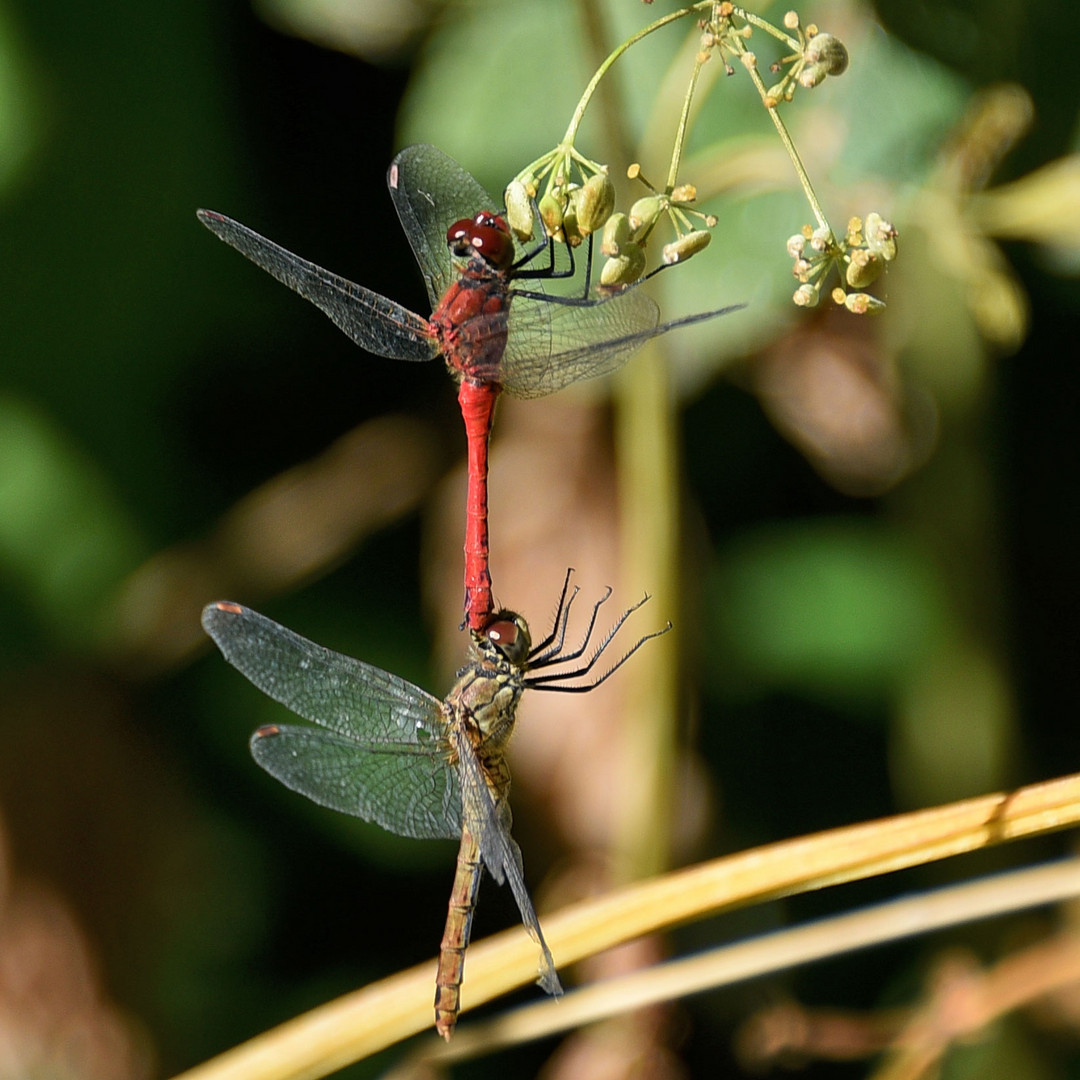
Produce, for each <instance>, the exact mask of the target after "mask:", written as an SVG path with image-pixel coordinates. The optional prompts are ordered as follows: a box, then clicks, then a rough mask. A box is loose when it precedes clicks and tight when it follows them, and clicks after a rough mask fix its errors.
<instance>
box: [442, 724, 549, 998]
mask: <svg viewBox="0 0 1080 1080" xmlns="http://www.w3.org/2000/svg"><path fill="white" fill-rule="evenodd" d="M450 738H451V743H452V744H453V746H454V749H455V751H456V753H457V756H458V768H459V770H460V772H461V786H462V789H463V791H464V799H463V805H462V817H463V819H464V823H465V826H466V827H467V828H468V829H469V831H470V832H471V833H472V835H473V836H474V837H475V838H476V841H477V844H478V846H479V848H480V857H481V858H482V859H483V860H484V865H485V866H486V867H487V869H488V873H489V874H491V876H492V877H493V878H494V879H495V881H496V882H497V883H498V884H500V885H502V884H503V882H504V881H505V882H507V883H508V884H509V885H510V891H511V892H512V893H513V894H514V900H515V901H516V902H517V906H518V912H519V913H520V915H521V921H522V923H524V925H525V929H526V930H528V932H529V936H530V937H531V938H532V939H533V941H535V942H536V943H537V945H539V946H540V949H541V953H542V957H543V959H542V962H541V965H540V979H539V982H540V985H541V986H542V987H543V988H544V990H546V991H547V992H548V993H549V994H560V993H562V985H561V984H560V983H559V977H558V976H557V975H556V974H555V960H554V958H553V957H552V955H551V950H550V949H549V948H548V945H547V942H546V941H545V940H544V935H543V932H542V931H541V929H540V920H539V919H538V918H537V916H536V911H535V909H534V908H533V905H532V900H531V899H530V898H529V892H528V889H527V888H526V887H525V866H524V863H523V861H522V858H521V848H520V847H518V844H517V841H516V840H515V839H514V838H513V837H512V836H511V835H510V822H511V816H510V807H509V805H508V804H507V803H506V801H505V799H502V798H500V797H498V796H496V794H495V793H494V792H492V790H491V788H490V786H489V785H488V783H487V780H486V778H485V776H484V770H483V767H482V766H481V764H480V762H479V761H478V760H477V757H476V753H475V752H474V751H473V748H472V746H471V745H470V743H469V742H468V739H467V738H466V737H465V735H464V733H463V731H462V730H461V729H460V728H454V729H453V731H452V732H451V736H450Z"/></svg>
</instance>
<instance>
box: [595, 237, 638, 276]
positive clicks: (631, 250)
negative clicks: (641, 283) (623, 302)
mask: <svg viewBox="0 0 1080 1080" xmlns="http://www.w3.org/2000/svg"><path fill="white" fill-rule="evenodd" d="M644 269H645V249H644V248H643V247H642V246H641V245H640V244H636V243H634V242H633V241H632V240H631V241H630V242H629V243H626V244H624V245H623V246H622V254H621V255H617V256H616V257H615V258H614V259H608V260H607V261H606V262H605V263H604V266H603V268H602V269H601V271H600V284H601V285H604V286H607V287H611V286H613V285H629V284H631V283H632V282H635V281H637V279H638V278H639V277H641V274H642V271H643V270H644Z"/></svg>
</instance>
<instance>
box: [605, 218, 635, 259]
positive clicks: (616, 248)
mask: <svg viewBox="0 0 1080 1080" xmlns="http://www.w3.org/2000/svg"><path fill="white" fill-rule="evenodd" d="M629 242H630V219H629V218H628V217H627V216H626V215H625V214H623V213H618V214H612V215H611V217H609V218H608V219H607V221H605V222H604V233H603V237H602V238H601V240H600V250H601V251H602V252H603V253H604V254H605V255H607V256H608V258H614V257H615V256H616V255H621V254H622V249H623V245H624V244H628V243H629Z"/></svg>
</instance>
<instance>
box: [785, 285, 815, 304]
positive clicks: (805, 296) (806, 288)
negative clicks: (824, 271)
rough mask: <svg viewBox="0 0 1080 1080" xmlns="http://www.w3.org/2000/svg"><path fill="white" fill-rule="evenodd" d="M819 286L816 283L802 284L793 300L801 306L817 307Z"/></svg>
mask: <svg viewBox="0 0 1080 1080" xmlns="http://www.w3.org/2000/svg"><path fill="white" fill-rule="evenodd" d="M818 298H819V293H818V287H817V286H816V285H809V284H807V285H800V286H799V287H798V288H797V289H796V290H795V294H794V295H793V296H792V298H791V299H792V300H794V301H795V303H796V304H798V306H799V307H817V304H818Z"/></svg>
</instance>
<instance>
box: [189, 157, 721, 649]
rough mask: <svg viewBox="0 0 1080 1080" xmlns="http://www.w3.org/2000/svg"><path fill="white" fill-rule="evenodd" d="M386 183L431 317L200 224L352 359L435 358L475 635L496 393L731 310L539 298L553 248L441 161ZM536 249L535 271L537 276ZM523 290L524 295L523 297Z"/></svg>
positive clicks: (208, 215) (635, 297)
mask: <svg viewBox="0 0 1080 1080" xmlns="http://www.w3.org/2000/svg"><path fill="white" fill-rule="evenodd" d="M388 183H389V185H390V197H391V199H392V200H393V202H394V206H395V208H396V209H397V213H398V217H399V218H400V219H401V224H402V227H403V228H404V229H405V235H406V236H407V237H408V239H409V243H410V245H411V246H412V250H413V254H414V255H415V256H416V260H417V262H419V264H420V269H421V272H422V273H423V276H424V281H425V283H426V285H427V291H428V299H429V300H430V301H431V306H432V315H431V318H430V319H425V318H424V317H423V316H422V315H417V314H416V313H415V312H412V311H409V310H408V308H405V307H402V305H401V304H398V303H396V302H395V301H393V300H389V299H387V298H386V297H385V296H380V295H379V294H378V293H375V292H372V291H371V290H370V289H365V288H364V287H363V286H361V285H356V284H354V283H353V282H351V281H347V280H346V279H345V278H343V277H339V276H338V275H336V274H332V273H331V272H330V271H329V270H324V269H323V268H322V267H320V266H316V265H315V264H314V263H311V262H308V261H306V260H305V259H301V258H300V257H299V256H298V255H294V254H292V252H289V251H286V250H285V249H284V248H282V247H279V246H278V245H277V244H275V243H273V242H272V241H270V240H267V239H266V238H265V237H263V236H260V235H259V234H258V233H256V232H254V231H252V230H251V229H249V228H248V227H247V226H246V225H241V224H240V223H239V222H237V221H233V220H232V219H231V218H227V217H225V216H224V215H222V214H219V213H216V212H214V211H212V210H200V211H199V212H198V216H199V220H200V221H201V222H202V223H203V224H204V225H205V226H206V227H207V228H208V229H210V230H211V232H213V233H215V234H216V235H217V236H218V237H219V238H220V239H222V240H224V241H225V242H226V243H227V244H230V245H232V247H234V248H236V250H237V251H239V252H240V253H241V254H242V255H246V256H247V257H248V258H249V259H251V261H252V262H254V263H257V264H258V265H259V266H261V267H262V268H263V269H264V270H266V271H267V272H268V273H270V274H271V275H273V276H274V277H275V278H277V280H278V281H280V282H282V283H283V284H285V285H288V286H289V288H290V289H293V290H295V291H296V292H298V293H299V294H300V295H301V296H303V297H304V298H305V299H307V300H310V301H311V302H312V303H313V304H315V306H316V307H318V308H320V309H321V310H322V311H323V312H324V313H325V314H326V315H328V316H329V317H330V319H331V320H332V321H333V322H334V323H335V324H336V325H337V326H338V327H339V328H340V329H341V330H343V331H344V332H345V333H346V334H348V336H349V337H350V338H352V340H353V341H354V342H356V344H357V345H359V346H360V347H361V348H363V349H366V350H367V351H368V352H371V353H375V354H377V355H379V356H387V357H390V358H393V359H398V360H432V359H434V358H435V357H437V356H442V357H443V359H444V360H445V362H446V366H447V368H448V369H449V370H450V373H451V375H453V376H454V378H455V379H457V380H458V382H459V387H458V402H459V403H460V405H461V412H462V416H463V417H464V420H465V434H466V438H467V440H468V494H467V498H466V518H465V621H466V623H467V624H468V626H469V627H470V629H473V630H478V629H480V628H481V627H482V626H483V625H485V623H486V622H487V621H488V619H489V618H490V616H491V611H492V599H491V574H490V572H489V570H488V527H487V472H488V463H487V454H488V438H489V435H490V433H491V425H492V421H493V418H494V413H495V402H496V399H497V398H498V396H499V393H500V392H501V391H502V390H505V391H506V392H507V393H508V394H511V395H513V396H515V397H522V398H533V397H542V396H543V395H545V394H551V393H554V392H555V391H556V390H561V389H562V388H563V387H565V386H569V385H570V384H571V383H573V382H577V381H578V380H580V379H591V378H593V377H595V376H598V375H604V374H606V373H608V372H611V371H614V370H615V369H616V368H618V367H620V366H621V365H622V364H623V363H625V362H626V360H627V359H628V358H629V357H630V355H631V354H632V353H634V352H635V351H636V350H637V349H639V348H640V347H641V346H642V345H644V344H645V342H646V341H649V340H650V339H651V338H655V337H658V336H659V335H661V334H666V333H667V332H668V331H669V330H672V329H674V328H675V327H678V326H685V325H687V324H688V323H693V322H700V321H701V320H703V319H711V318H713V317H715V316H717V315H723V314H726V313H727V312H729V311H732V310H734V309H735V308H734V307H727V308H723V309H721V310H719V311H710V312H705V313H702V314H699V315H692V316H690V317H689V318H686V319H680V320H677V321H675V322H669V323H663V324H661V323H660V312H659V309H658V308H657V306H656V304H655V302H654V301H653V300H652V299H651V298H650V297H648V296H647V295H646V294H645V293H644V292H643V291H642V290H641V289H638V288H635V287H633V286H631V287H629V288H626V289H623V290H622V291H620V292H613V293H607V292H605V293H604V294H603V295H595V296H583V297H580V298H573V297H558V296H549V295H547V294H546V293H545V292H544V291H543V287H542V285H541V284H540V280H539V279H543V278H550V277H562V276H566V274H564V273H563V272H561V271H559V272H556V270H555V259H554V246H553V243H552V242H551V241H544V242H542V243H539V244H537V245H536V246H535V247H534V248H533V249H532V250H528V251H527V250H524V249H523V248H522V247H521V246H520V245H519V244H518V243H517V242H516V241H515V240H514V237H513V235H512V234H511V232H510V230H509V228H508V226H507V224H506V220H505V218H503V217H502V216H501V215H499V214H497V213H494V212H492V211H490V210H487V209H485V208H486V207H491V206H495V205H496V203H495V201H494V200H493V199H492V198H491V196H490V195H488V193H487V192H486V191H485V190H484V189H483V188H482V187H481V186H480V184H479V183H478V182H477V181H476V180H475V179H474V178H473V177H472V176H470V175H469V173H467V172H466V171H465V170H464V169H463V168H462V167H461V166H460V165H458V164H457V162H455V161H454V160H453V159H452V158H450V157H447V155H446V154H444V153H443V152H442V151H441V150H438V149H436V148H435V147H434V146H428V145H418V146H410V147H407V148H406V149H404V150H402V151H401V153H400V154H398V155H397V157H396V158H394V161H393V163H392V164H391V166H390V171H389V175H388ZM544 252H547V253H548V256H549V258H548V260H547V265H546V266H537V265H536V263H537V261H538V259H539V257H540V256H541V255H542V254H543V253H544ZM571 272H572V271H571ZM587 277H588V267H587V268H586V278H587ZM521 281H530V282H531V287H530V288H528V289H524V288H521V287H520V286H519V284H518V283H519V282H521ZM587 290H588V280H586V292H587ZM736 306H738V305H736Z"/></svg>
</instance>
